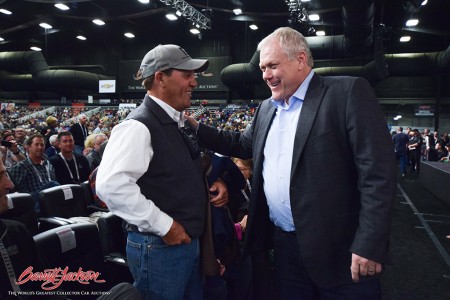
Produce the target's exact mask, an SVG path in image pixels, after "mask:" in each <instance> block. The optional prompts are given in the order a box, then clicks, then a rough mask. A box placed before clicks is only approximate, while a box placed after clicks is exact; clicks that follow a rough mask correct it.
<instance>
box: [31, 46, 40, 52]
mask: <svg viewBox="0 0 450 300" xmlns="http://www.w3.org/2000/svg"><path fill="white" fill-rule="evenodd" d="M30 49H31V50H33V51H42V49H41V48H39V47H35V46H33V47H30Z"/></svg>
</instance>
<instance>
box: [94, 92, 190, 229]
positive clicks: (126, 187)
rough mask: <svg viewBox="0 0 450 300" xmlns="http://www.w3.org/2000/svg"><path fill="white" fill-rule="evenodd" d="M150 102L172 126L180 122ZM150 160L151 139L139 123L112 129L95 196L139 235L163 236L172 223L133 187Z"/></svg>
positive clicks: (167, 108)
mask: <svg viewBox="0 0 450 300" xmlns="http://www.w3.org/2000/svg"><path fill="white" fill-rule="evenodd" d="M152 98H153V99H154V100H155V101H156V103H158V104H159V105H160V106H161V107H162V108H163V109H164V110H165V111H166V112H167V113H168V114H169V116H171V117H172V119H173V120H174V121H175V122H177V123H179V122H180V116H181V113H180V112H178V111H176V110H175V109H173V108H172V107H171V106H169V105H168V104H166V103H165V102H163V101H161V100H159V99H155V97H153V96H152ZM152 158H153V148H152V146H151V135H150V132H149V130H148V128H147V127H146V126H145V125H144V124H143V123H141V122H139V121H136V120H127V121H125V122H122V123H120V124H118V125H116V126H115V127H114V128H113V130H112V132H111V138H110V139H109V141H108V144H107V146H106V149H105V152H104V153H103V157H102V162H101V164H100V167H99V169H98V173H97V179H96V192H97V195H98V196H99V198H100V199H101V200H102V201H104V202H105V203H106V205H107V206H108V208H109V210H110V211H111V212H113V213H114V214H116V215H117V216H119V217H121V218H122V219H124V220H125V221H127V222H129V223H131V224H134V225H136V226H137V227H138V229H139V231H141V232H151V233H154V234H156V235H158V236H164V235H166V233H167V232H168V231H169V229H170V227H171V226H172V223H173V219H172V218H171V217H170V216H169V215H167V214H166V213H164V212H163V211H161V210H160V209H159V208H158V207H157V206H156V205H155V204H154V203H153V201H152V200H151V199H147V198H146V197H145V196H144V195H143V194H142V193H141V190H140V188H139V186H138V185H137V184H136V182H137V180H138V179H139V178H140V177H141V176H142V175H143V174H144V173H145V172H146V171H147V169H148V166H149V164H150V162H151V160H152Z"/></svg>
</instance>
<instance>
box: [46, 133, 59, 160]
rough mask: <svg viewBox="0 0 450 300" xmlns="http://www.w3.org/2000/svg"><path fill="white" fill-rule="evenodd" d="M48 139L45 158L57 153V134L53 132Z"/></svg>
mask: <svg viewBox="0 0 450 300" xmlns="http://www.w3.org/2000/svg"><path fill="white" fill-rule="evenodd" d="M48 141H49V143H50V147H48V148H47V149H45V155H47V158H48V159H50V158H52V157H53V156H55V155H56V154H58V153H59V147H58V135H57V134H54V135H52V136H50V138H49V139H48Z"/></svg>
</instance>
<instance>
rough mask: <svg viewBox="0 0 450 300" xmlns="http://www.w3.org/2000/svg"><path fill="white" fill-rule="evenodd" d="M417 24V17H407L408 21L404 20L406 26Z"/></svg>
mask: <svg viewBox="0 0 450 300" xmlns="http://www.w3.org/2000/svg"><path fill="white" fill-rule="evenodd" d="M417 24H419V20H417V19H409V20H408V21H406V26H409V27H411V26H416V25H417Z"/></svg>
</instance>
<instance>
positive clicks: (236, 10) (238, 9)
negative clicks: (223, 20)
mask: <svg viewBox="0 0 450 300" xmlns="http://www.w3.org/2000/svg"><path fill="white" fill-rule="evenodd" d="M233 12H234V14H235V15H236V16H239V15H241V14H242V9H240V8H235V9H233Z"/></svg>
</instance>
